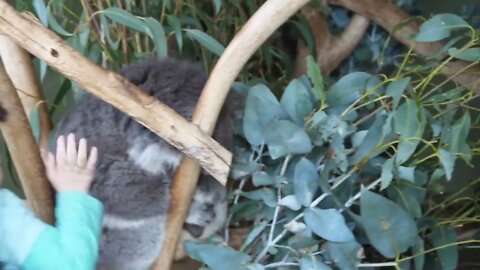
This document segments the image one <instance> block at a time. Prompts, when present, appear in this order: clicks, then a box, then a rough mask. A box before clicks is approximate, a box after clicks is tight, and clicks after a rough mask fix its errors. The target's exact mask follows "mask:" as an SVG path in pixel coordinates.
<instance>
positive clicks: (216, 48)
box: [184, 29, 225, 56]
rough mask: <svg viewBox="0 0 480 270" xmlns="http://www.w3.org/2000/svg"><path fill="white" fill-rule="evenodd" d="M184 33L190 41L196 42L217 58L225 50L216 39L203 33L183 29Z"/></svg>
mask: <svg viewBox="0 0 480 270" xmlns="http://www.w3.org/2000/svg"><path fill="white" fill-rule="evenodd" d="M184 31H185V32H186V33H187V36H189V37H190V38H191V39H194V40H196V41H197V42H198V43H200V44H201V45H202V46H203V47H205V48H207V49H208V50H209V51H211V52H212V53H214V54H216V55H218V56H221V55H222V53H223V51H224V50H225V47H223V45H222V44H220V42H218V41H217V40H216V39H214V38H213V37H211V36H210V35H208V34H207V33H205V32H202V31H200V30H198V29H184Z"/></svg>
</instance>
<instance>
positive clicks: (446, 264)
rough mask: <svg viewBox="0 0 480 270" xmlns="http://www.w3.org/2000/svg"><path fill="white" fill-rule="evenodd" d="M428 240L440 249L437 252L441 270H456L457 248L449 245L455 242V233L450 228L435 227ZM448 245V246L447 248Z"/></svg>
mask: <svg viewBox="0 0 480 270" xmlns="http://www.w3.org/2000/svg"><path fill="white" fill-rule="evenodd" d="M430 238H431V239H432V244H433V246H434V247H436V248H439V247H442V248H441V249H438V250H437V254H438V257H439V259H440V264H441V265H442V270H453V269H457V264H458V247H457V246H456V245H451V244H453V243H456V242H457V233H456V232H455V229H454V228H452V227H444V226H439V227H436V228H435V229H434V230H433V232H432V234H431V236H430ZM447 245H450V246H447Z"/></svg>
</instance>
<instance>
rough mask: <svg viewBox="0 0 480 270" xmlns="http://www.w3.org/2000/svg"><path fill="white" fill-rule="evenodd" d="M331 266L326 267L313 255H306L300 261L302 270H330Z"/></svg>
mask: <svg viewBox="0 0 480 270" xmlns="http://www.w3.org/2000/svg"><path fill="white" fill-rule="evenodd" d="M330 269H332V268H330V266H328V265H326V264H325V263H323V262H322V261H320V260H319V259H318V257H316V256H313V255H309V254H307V255H304V256H303V257H302V258H301V259H300V270H330Z"/></svg>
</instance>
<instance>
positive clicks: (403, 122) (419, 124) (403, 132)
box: [393, 99, 426, 165]
mask: <svg viewBox="0 0 480 270" xmlns="http://www.w3.org/2000/svg"><path fill="white" fill-rule="evenodd" d="M425 125H426V120H425V114H424V111H423V110H422V109H421V108H420V109H419V108H418V105H417V104H416V103H415V101H414V100H412V99H407V100H406V102H405V103H403V104H402V105H400V106H399V107H398V109H397V110H396V111H395V113H394V116H393V126H394V130H395V132H396V133H397V134H400V143H399V144H398V147H397V156H396V164H397V165H400V164H403V163H404V162H405V161H407V160H408V159H409V158H410V156H411V155H412V154H413V153H414V152H415V149H416V148H417V146H418V144H419V143H420V139H421V138H422V135H423V132H424V130H425Z"/></svg>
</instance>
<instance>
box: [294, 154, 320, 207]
mask: <svg viewBox="0 0 480 270" xmlns="http://www.w3.org/2000/svg"><path fill="white" fill-rule="evenodd" d="M317 189H318V174H317V169H316V168H315V165H313V163H312V162H310V161H309V160H308V159H306V158H302V159H300V161H299V162H297V164H296V165H295V172H294V176H293V190H294V192H295V196H297V200H298V201H299V202H300V203H301V204H302V205H303V206H305V207H308V206H309V205H310V204H311V203H312V199H313V196H314V195H315V192H317Z"/></svg>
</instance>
